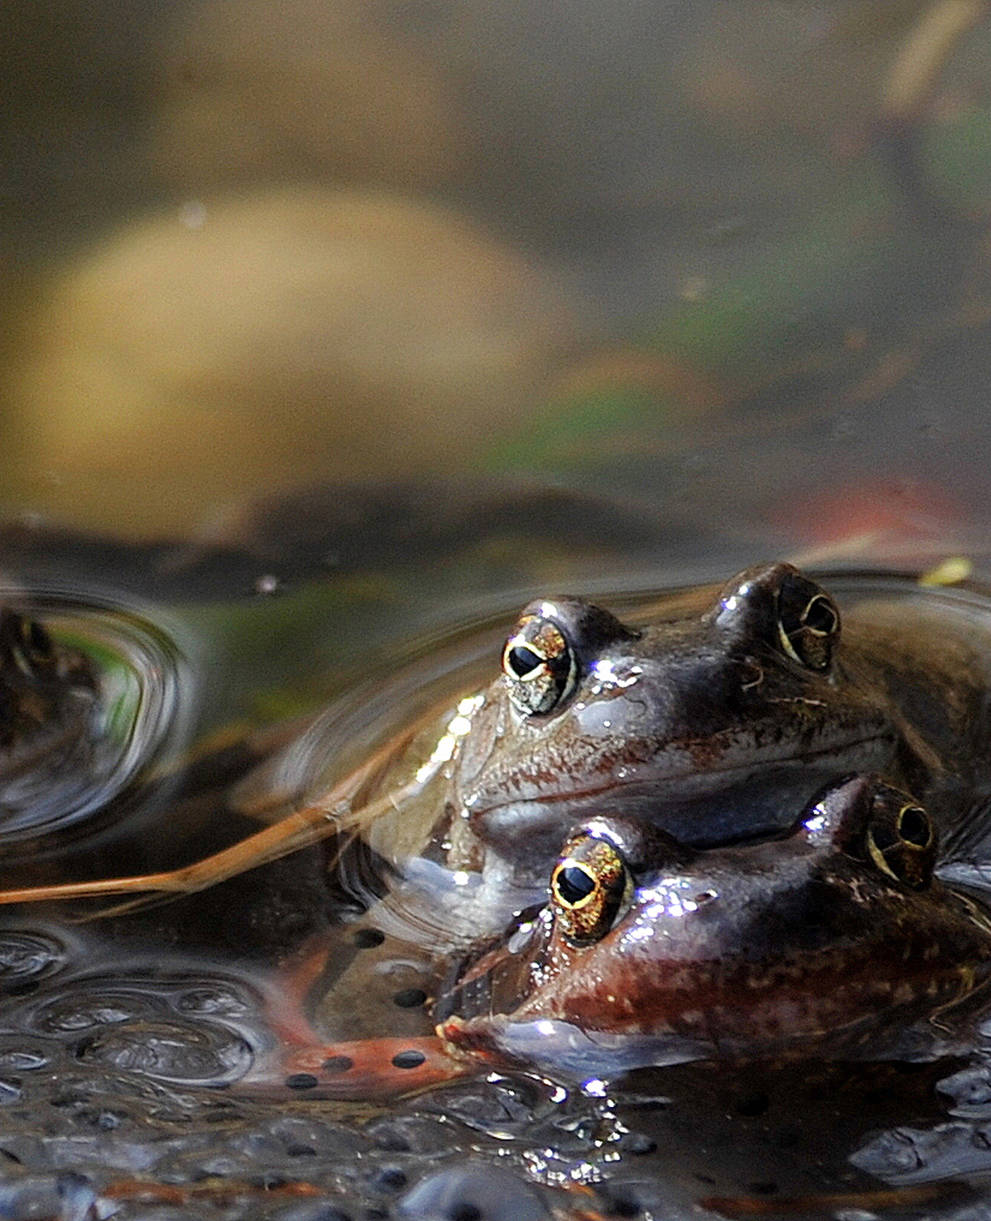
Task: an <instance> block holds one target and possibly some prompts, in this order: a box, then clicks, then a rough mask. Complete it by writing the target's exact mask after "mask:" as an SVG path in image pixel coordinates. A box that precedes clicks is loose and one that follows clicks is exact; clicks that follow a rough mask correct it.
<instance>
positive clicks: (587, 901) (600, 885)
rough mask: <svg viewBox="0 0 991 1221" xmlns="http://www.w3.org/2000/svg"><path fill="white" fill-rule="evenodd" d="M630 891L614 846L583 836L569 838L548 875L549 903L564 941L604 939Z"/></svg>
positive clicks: (630, 884)
mask: <svg viewBox="0 0 991 1221" xmlns="http://www.w3.org/2000/svg"><path fill="white" fill-rule="evenodd" d="M632 889H633V882H632V879H631V878H630V871H629V869H628V868H627V867H626V862H625V861H624V860H623V858H622V856H621V855H620V853H619V850H618V849H617V848H616V846H615V845H614V844H611V843H610V842H609V841H608V840H606V839H599V838H598V837H596V836H594V835H587V834H585V833H582V834H580V835H576V836H574V838H573V839H570V840H569V841H568V843H567V844H565V847H564V852H563V853H562V855H561V858H560V860H559V861H558V863H557V864H556V865H555V866H554V872H553V874H552V875H551V903H552V905H553V907H554V914H555V916H556V918H557V923H558V927H559V928H560V930H561V933H562V935H563V936H564V938H565V940H566V941H570V942H571V944H572V945H588V944H590V943H591V942H593V941H598V940H599V939H600V938H602V937H604V936H605V935H606V933H608V932H609V930H610V929H611V928H612V926H613V924H614V923H615V922H616V917H617V915H618V914H619V912H620V910H621V909H622V907H623V906H624V905H625V904H626V903H627V902H629V898H630V894H631V893H632Z"/></svg>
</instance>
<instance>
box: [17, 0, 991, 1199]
mask: <svg viewBox="0 0 991 1221" xmlns="http://www.w3.org/2000/svg"><path fill="white" fill-rule="evenodd" d="M7 16H8V18H9V23H10V25H9V29H8V36H7V37H6V38H5V39H3V40H2V41H3V47H2V49H0V101H2V105H0V147H2V149H3V156H2V157H0V234H2V237H3V246H2V252H3V254H2V258H0V289H2V292H0V315H2V323H3V333H4V335H5V337H6V339H7V343H6V344H4V345H3V346H2V348H0V388H2V402H3V411H2V415H0V442H2V443H0V514H2V522H3V524H2V525H0V584H2V586H3V589H4V591H5V594H6V595H7V596H8V597H9V599H10V600H13V601H14V602H15V603H16V604H18V605H24V604H25V603H26V604H27V605H28V606H29V607H33V608H34V609H36V610H37V611H39V612H41V613H42V614H43V615H44V617H45V618H46V619H48V620H50V621H51V625H52V627H53V630H54V631H55V632H56V634H57V635H59V636H60V638H61V639H63V640H65V641H66V642H68V643H71V644H73V645H74V646H76V647H81V648H83V649H85V650H88V651H89V652H90V653H91V654H92V655H93V656H94V657H96V658H98V660H99V664H100V667H101V674H102V675H103V679H102V682H103V694H104V697H105V700H106V704H107V707H108V708H109V709H111V712H109V713H108V719H107V725H106V733H105V738H104V743H105V748H104V749H102V750H101V753H100V755H99V757H98V759H97V760H96V762H95V765H94V767H93V768H91V769H87V770H86V772H85V774H77V775H74V776H70V777H69V779H68V780H64V781H63V782H60V785H59V786H54V787H52V786H49V787H47V788H45V791H44V792H43V793H42V792H39V793H38V794H37V795H36V796H35V797H32V799H31V800H30V801H26V802H24V803H23V804H22V807H21V808H20V809H19V812H18V813H17V814H16V815H15V816H10V817H8V819H7V822H6V824H5V825H0V860H2V862H3V864H4V870H3V880H4V884H5V885H11V886H15V885H17V886H20V885H30V884H38V883H45V882H51V881H56V880H66V879H72V880H80V879H84V878H98V877H106V876H113V875H115V874H120V873H126V874H131V873H142V872H147V871H149V870H156V869H162V868H168V867H172V866H175V865H181V864H185V863H188V862H190V861H193V860H196V859H198V858H199V857H200V856H202V855H205V854H207V853H209V852H213V851H216V850H218V849H221V848H223V847H224V846H226V845H228V844H230V843H233V842H236V841H237V840H239V839H240V838H243V837H244V836H245V835H248V834H250V833H252V832H253V831H255V830H257V828H258V825H259V823H258V817H259V816H260V815H263V814H264V811H263V810H261V811H260V810H258V809H256V808H255V806H254V805H253V804H252V800H250V798H257V799H258V800H260V801H261V803H262V805H264V801H263V800H262V798H263V797H264V784H262V785H261V786H260V787H259V786H258V784H257V782H252V783H253V784H254V785H255V787H254V788H251V786H248V788H247V790H246V788H245V785H246V781H245V777H246V776H248V775H249V773H251V772H252V769H253V768H254V767H255V765H256V764H258V763H259V761H262V760H264V759H265V758H267V757H269V756H270V755H272V753H273V752H274V751H275V750H276V749H277V748H278V747H281V746H283V745H284V744H285V741H286V740H291V739H292V736H293V733H294V729H293V728H292V727H293V726H297V725H300V724H302V721H300V720H299V718H306V717H308V716H312V715H313V714H314V713H315V712H316V711H317V710H320V709H324V708H328V709H329V710H330V711H329V712H328V713H327V716H326V719H325V720H324V721H323V722H321V725H322V729H321V735H322V736H319V737H318V742H319V746H320V751H321V752H322V753H323V755H324V756H325V758H322V759H320V760H316V761H315V759H314V757H313V755H312V753H311V755H310V756H309V757H308V762H307V763H306V768H309V769H310V771H308V772H306V776H305V780H306V783H310V782H311V781H312V778H313V776H315V775H318V774H320V773H321V768H324V767H325V768H326V774H327V775H334V774H341V773H343V772H344V771H346V770H347V769H348V768H349V767H351V766H354V765H356V764H357V763H359V762H360V761H361V760H362V758H364V757H365V756H366V755H367V752H368V750H369V749H370V747H371V746H372V745H373V744H374V743H375V742H377V741H379V740H381V738H382V737H383V736H384V735H385V736H387V735H388V733H390V732H393V731H396V730H398V729H400V728H401V726H402V725H403V724H404V723H405V722H406V721H407V720H408V718H409V717H410V716H412V715H414V714H415V712H417V711H418V710H419V709H420V708H421V706H422V701H423V699H424V698H425V696H424V691H425V689H426V688H427V687H428V686H429V683H428V682H427V680H428V679H431V680H432V681H435V682H438V683H440V684H441V685H443V684H444V683H445V682H448V681H453V680H450V679H449V678H448V677H446V676H445V673H444V667H445V666H446V667H448V668H449V670H451V671H454V672H458V667H460V666H465V667H466V669H467V671H468V672H470V674H471V676H472V679H471V681H472V682H482V681H485V680H486V678H487V675H488V673H489V672H490V671H489V667H490V666H492V667H494V666H495V664H496V659H497V651H498V640H499V637H500V634H501V632H502V631H503V630H504V628H505V625H506V624H508V623H509V622H510V621H511V620H512V618H513V615H514V614H515V612H516V610H517V609H518V607H519V606H521V605H522V604H523V603H524V602H525V601H526V600H527V598H528V597H530V596H531V595H533V594H535V593H548V592H552V593H556V592H559V591H562V590H567V591H574V592H580V593H598V592H603V591H610V592H615V591H633V592H635V591H643V590H650V589H658V588H665V587H671V586H675V585H679V584H684V583H688V582H693V581H702V580H716V579H721V578H723V577H725V576H726V575H728V574H729V573H730V572H732V571H734V570H735V569H737V568H740V567H742V566H743V565H745V564H748V563H752V562H754V561H755V560H761V559H766V558H772V557H793V556H798V557H803V558H806V559H808V561H809V563H811V564H822V565H825V566H827V567H833V568H837V567H839V568H842V567H857V568H870V567H872V566H876V565H884V566H888V567H895V568H903V569H905V570H907V571H921V570H924V569H927V568H931V567H932V566H934V565H935V564H936V563H938V562H939V561H941V560H943V559H945V558H946V557H948V556H949V557H965V558H966V560H967V562H968V565H969V568H970V570H971V575H972V576H973V577H974V578H976V579H978V580H980V579H985V580H986V579H987V577H988V574H989V571H991V555H989V550H988V541H987V540H988V528H989V523H991V509H989V504H991V500H989V493H988V487H989V484H988V475H987V467H988V461H987V455H988V453H989V452H991V415H989V412H988V386H989V384H991V280H989V275H988V249H989V230H988V217H989V216H991V207H989V199H991V195H989V191H991V141H989V139H988V132H989V131H991V86H989V81H991V76H989V73H988V70H987V69H988V65H989V60H991V20H989V16H991V14H989V12H988V9H987V6H986V4H984V3H979V2H973V3H965V2H963V0H929V2H924V0H873V2H866V0H865V2H858V0H844V2H841V3H831V4H824V3H821V2H819V3H816V2H813V0H808V2H804V3H790V4H780V3H754V4H739V3H722V2H718V0H705V2H702V3H699V2H693V3H690V4H688V3H680V4H679V3H669V2H658V0H649V2H648V0H613V2H612V3H610V4H608V5H607V4H605V3H603V2H602V0H577V2H575V0H572V2H571V3H568V4H563V3H560V2H558V0H544V2H543V3H539V4H538V3H536V2H534V3H523V4H511V5H509V4H507V5H492V4H491V3H488V2H487V0H291V2H289V3H285V4H280V5H278V6H273V5H270V4H267V3H264V2H262V0H238V2H237V3H233V4H232V3H227V2H226V0H179V2H178V3H175V4H169V5H160V4H154V5H152V4H147V3H143V2H142V0H131V2H129V3H126V4H123V5H122V4H119V3H114V4H110V3H102V2H99V0H87V3H82V2H81V0H43V2H41V3H36V4H32V5H28V6H20V8H19V9H18V11H17V12H13V11H12V12H10V13H9V14H7ZM483 641H484V642H485V643H484V646H483V644H482V642H483ZM489 642H491V644H490V643H489ZM490 648H491V650H492V651H491V653H490V652H489V651H488V650H489V649H490ZM469 685H470V684H469ZM285 726H288V727H290V728H286V729H285V730H283V728H282V727H285ZM297 764H298V766H299V767H301V768H302V767H303V764H301V763H299V761H298V760H297ZM303 770H304V771H305V770H306V769H305V768H303ZM290 779H291V778H290ZM296 779H297V780H298V779H299V777H298V776H297V777H296ZM281 780H282V781H285V780H286V776H285V775H284V774H283V775H282V776H281ZM268 782H272V777H271V775H268ZM255 804H257V802H256V803H255ZM336 902H338V899H337V898H336V897H335V896H331V895H329V894H328V892H327V890H326V887H325V884H324V882H323V880H322V875H321V871H320V866H319V853H317V852H316V851H315V850H314V851H311V852H309V853H304V854H302V855H301V856H299V857H294V858H292V861H291V862H289V863H287V862H276V863H275V864H274V865H272V866H270V867H267V868H266V869H264V870H258V871H256V872H254V873H251V874H248V875H246V876H245V877H243V878H240V879H235V880H233V881H231V882H228V883H225V884H224V885H223V886H221V887H218V888H216V889H215V890H208V891H205V892H203V893H202V894H200V895H196V896H192V897H189V898H187V899H182V900H178V901H176V902H174V903H172V904H166V905H163V906H157V907H153V908H150V909H148V910H143V911H140V912H134V913H131V914H124V915H117V916H110V917H103V918H100V919H80V917H86V916H92V915H93V912H94V910H97V909H95V908H94V907H93V905H89V906H87V905H86V904H83V903H80V904H76V905H74V906H72V907H71V908H65V907H63V906H58V905H49V906H47V907H45V908H43V909H41V908H39V909H34V908H26V907H25V908H11V909H6V908H2V909H0V992H2V996H3V1000H2V1003H0V1216H4V1217H6V1216H9V1217H11V1218H20V1217H25V1218H28V1217H42V1218H48V1217H52V1218H55V1217H58V1218H66V1219H78V1221H91V1219H92V1218H97V1217H99V1218H103V1217H108V1216H115V1217H118V1216H119V1217H122V1218H139V1217H140V1218H146V1219H148V1221H151V1219H152V1218H154V1219H156V1221H166V1219H169V1221H173V1219H178V1218H187V1217H204V1218H207V1217H209V1218H212V1217H241V1216H252V1217H253V1216H260V1217H261V1216H264V1217H279V1218H282V1219H283V1221H290V1219H291V1221H317V1219H318V1218H322V1219H323V1221H341V1218H351V1221H366V1219H368V1221H371V1219H373V1218H392V1217H406V1218H444V1219H446V1221H472V1219H474V1221H495V1219H496V1218H507V1219H509V1218H512V1219H513V1221H525V1219H526V1218H529V1217H534V1218H545V1217H548V1216H554V1217H558V1218H567V1219H571V1221H593V1219H595V1218H599V1217H606V1218H613V1217H644V1218H682V1217H685V1218H688V1217H700V1216H701V1217H705V1216H711V1215H721V1216H743V1215H748V1216H754V1215H756V1216H760V1215H766V1216H776V1215H784V1216H789V1217H805V1216H815V1217H821V1216H828V1217H835V1218H837V1221H869V1219H870V1218H872V1217H875V1216H884V1217H887V1216H893V1217H895V1216H897V1217H913V1218H916V1217H917V1218H922V1217H934V1216H935V1217H940V1218H945V1219H947V1221H977V1219H979V1218H985V1217H989V1216H991V1195H989V1193H988V1189H987V1187H986V1182H987V1179H988V1176H989V1174H991V1152H989V1150H991V1066H989V1059H988V1057H989V1050H988V1047H987V1045H986V1044H987V1039H988V1038H989V1032H988V1031H986V1030H983V1029H979V1031H978V1034H977V1035H976V1036H975V1038H976V1042H975V1045H974V1046H973V1047H972V1048H970V1049H968V1050H967V1053H966V1054H964V1055H961V1056H959V1057H957V1058H955V1059H945V1060H942V1061H939V1062H937V1063H932V1064H897V1063H891V1064H885V1065H875V1066H871V1065H859V1066H854V1067H850V1066H846V1067H843V1066H836V1065H832V1066H831V1065H828V1064H811V1065H804V1066H802V1067H801V1068H796V1067H792V1068H789V1069H782V1068H780V1067H778V1068H775V1067H770V1066H769V1067H761V1066H754V1067H753V1068H751V1069H748V1070H746V1071H745V1072H736V1071H734V1072H730V1071H729V1070H727V1069H718V1068H715V1069H714V1068H709V1067H706V1066H700V1065H683V1066H680V1067H676V1068H671V1069H667V1070H664V1071H657V1072H656V1073H650V1074H645V1073H641V1074H637V1075H636V1076H635V1077H633V1076H632V1075H631V1077H630V1078H628V1079H625V1080H623V1081H620V1082H616V1083H613V1082H610V1083H609V1084H608V1085H606V1086H603V1087H602V1088H601V1089H600V1088H599V1087H598V1086H596V1085H595V1084H594V1083H593V1084H592V1085H591V1086H590V1087H589V1089H588V1090H587V1091H586V1092H585V1093H584V1094H583V1093H582V1091H581V1090H577V1091H576V1090H573V1089H572V1090H564V1089H563V1088H562V1087H561V1086H560V1085H559V1084H558V1083H554V1082H547V1081H543V1080H541V1079H539V1078H530V1077H526V1076H525V1075H510V1076H501V1075H494V1076H493V1077H492V1078H491V1079H487V1080H486V1079H484V1078H481V1079H478V1080H476V1081H473V1082H470V1083H461V1084H458V1085H451V1086H449V1087H445V1088H443V1089H440V1090H437V1091H434V1092H432V1093H428V1094H425V1095H423V1096H420V1097H417V1098H414V1099H409V1100H406V1101H403V1102H400V1103H396V1104H391V1105H387V1106H378V1105H374V1106H373V1105H371V1104H354V1103H335V1102H332V1101H326V1100H325V1101H319V1100H314V1099H307V1098H306V1097H305V1096H303V1094H304V1092H301V1091H296V1092H295V1093H294V1092H293V1091H291V1090H285V1089H282V1090H281V1091H276V1092H274V1093H272V1094H270V1095H261V1094H259V1093H257V1092H253V1093H251V1092H246V1091H243V1090H239V1088H238V1082H239V1081H240V1080H241V1079H242V1078H243V1076H244V1075H245V1073H246V1072H248V1071H249V1068H250V1067H251V1066H252V1065H253V1064H257V1063H258V1062H260V1061H261V1060H263V1059H264V1058H265V1057H266V1056H269V1055H270V1054H271V1053H272V1051H273V1048H274V1047H275V1038H274V1036H273V1033H272V1030H271V1023H270V1020H269V1015H268V1013H267V1009H266V997H268V996H270V994H271V989H272V987H273V983H272V981H273V979H274V978H275V974H274V973H275V972H276V971H277V969H278V966H279V963H280V962H281V961H282V960H283V959H284V958H285V957H286V956H288V955H289V954H290V953H291V951H292V949H293V948H296V947H298V946H300V945H302V944H303V943H304V941H305V940H306V938H307V937H309V936H311V935H313V934H322V935H323V934H325V935H326V936H327V937H328V938H332V937H333V936H334V935H335V934H334V922H335V920H336V919H337V918H338V917H339V916H340V915H341V911H340V910H339V909H337V908H335V906H334V904H335V903H336ZM137 1180H140V1182H137Z"/></svg>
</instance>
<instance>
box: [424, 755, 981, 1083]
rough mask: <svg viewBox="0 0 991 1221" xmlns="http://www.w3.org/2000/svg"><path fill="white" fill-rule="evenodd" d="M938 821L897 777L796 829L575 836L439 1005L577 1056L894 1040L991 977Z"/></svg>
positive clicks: (463, 1030) (862, 1047) (855, 787)
mask: <svg viewBox="0 0 991 1221" xmlns="http://www.w3.org/2000/svg"><path fill="white" fill-rule="evenodd" d="M937 851H938V832H937V829H936V826H935V824H934V822H933V819H932V818H931V817H930V815H929V814H928V813H927V811H926V810H924V809H923V808H922V807H921V806H920V805H919V804H918V803H917V802H916V801H915V800H914V798H912V797H910V796H909V795H907V794H905V793H902V792H899V791H898V790H896V789H893V788H891V787H890V786H889V785H887V784H886V783H885V782H884V781H882V780H881V779H880V778H879V777H860V776H857V777H854V778H851V779H849V780H847V781H844V782H842V783H840V784H839V785H837V786H835V787H832V788H830V789H828V790H827V791H826V792H825V793H823V794H822V796H821V797H820V798H819V799H818V800H816V801H815V802H814V803H813V804H812V806H811V807H810V808H809V809H808V810H807V811H806V812H805V813H804V814H803V816H802V817H801V819H800V820H799V821H798V822H797V823H796V825H795V826H793V827H792V829H791V830H790V831H789V833H788V834H787V835H785V836H784V837H782V838H780V839H774V840H768V841H763V842H760V843H749V844H739V845H733V846H730V847H721V848H716V849H711V850H708V851H700V850H692V849H687V848H684V847H683V846H681V845H679V844H678V843H676V842H675V841H674V840H672V839H671V838H670V837H669V836H667V835H665V834H664V833H663V832H658V831H657V830H656V829H654V828H651V827H647V826H645V825H644V824H643V823H641V822H639V821H636V820H633V821H631V820H624V819H621V818H617V817H602V818H595V819H592V820H590V821H589V822H587V823H586V824H585V825H583V826H582V827H581V828H579V829H577V830H576V831H575V833H574V834H573V835H572V836H571V837H570V838H569V840H568V841H567V843H566V844H565V845H564V848H563V850H562V852H561V856H560V859H559V861H558V863H557V864H556V866H555V867H554V870H553V872H552V875H551V879H550V887H549V899H548V902H547V903H546V905H545V906H544V907H542V908H541V909H540V910H539V911H537V912H535V913H528V914H527V915H526V917H525V918H524V919H522V920H520V921H517V922H516V925H515V926H514V927H512V928H511V929H510V930H508V931H507V933H506V934H504V936H503V937H502V938H501V939H500V943H499V944H498V946H497V947H496V948H494V949H492V950H490V951H488V952H485V953H483V954H482V955H481V956H480V957H479V958H477V959H476V961H474V962H473V963H470V964H469V965H467V966H464V967H462V968H461V971H460V978H459V979H458V981H457V983H456V986H455V988H454V989H453V991H452V992H451V993H449V994H448V995H447V996H445V997H444V998H443V999H442V1001H441V1002H440V1009H441V1010H444V1009H446V1010H448V1011H449V1012H450V1013H451V1017H450V1018H449V1020H447V1021H445V1022H443V1023H442V1024H441V1026H440V1028H439V1029H440V1032H441V1033H442V1034H443V1035H444V1037H445V1038H446V1039H447V1040H449V1041H450V1042H451V1043H453V1044H455V1045H456V1046H458V1047H465V1048H470V1049H473V1050H476V1051H478V1050H489V1051H497V1052H498V1053H499V1054H502V1055H508V1056H509V1057H511V1058H516V1059H519V1060H523V1061H526V1060H536V1061H538V1062H540V1061H545V1062H549V1063H551V1064H553V1063H554V1062H555V1060H556V1059H557V1058H558V1057H560V1058H562V1059H563V1060H564V1061H565V1062H567V1063H570V1064H571V1066H572V1067H574V1066H576V1065H580V1066H585V1067H588V1068H591V1067H594V1066H596V1065H598V1066H599V1067H608V1066H609V1065H610V1064H612V1066H613V1067H615V1065H616V1064H621V1065H626V1066H629V1065H635V1064H642V1063H648V1064H664V1063H668V1062H671V1061H672V1060H678V1059H692V1058H699V1057H706V1058H709V1057H719V1058H723V1059H727V1058H728V1059H740V1058H744V1059H748V1058H755V1057H761V1058H763V1057H778V1056H781V1055H789V1054H800V1055H810V1054H811V1055H815V1056H837V1055H860V1054H863V1053H864V1052H865V1051H866V1052H867V1053H868V1054H875V1055H876V1054H879V1053H885V1052H890V1051H891V1050H892V1049H893V1048H897V1047H898V1046H899V1039H900V1038H901V1036H902V1032H903V1029H904V1027H905V1026H906V1025H908V1024H910V1023H911V1022H912V1021H914V1020H916V1019H918V1018H920V1017H931V1016H933V1015H937V1014H942V1015H945V1014H946V1013H947V1012H948V1011H949V1010H950V1009H952V1008H953V1007H954V1006H955V1005H957V1004H959V1003H960V1002H961V1001H963V1000H964V999H967V998H970V997H972V996H973V995H974V994H975V993H976V992H977V991H979V990H980V989H981V988H982V987H983V986H984V984H985V983H986V982H987V980H988V978H989V973H991V916H989V914H988V912H987V911H986V910H985V908H984V907H983V906H981V905H980V904H978V903H977V902H975V901H974V900H973V899H972V898H970V897H969V896H967V895H965V894H962V893H959V892H956V891H954V890H952V889H950V888H949V887H947V886H945V885H943V884H942V883H941V882H940V881H939V880H938V878H936V877H935V876H934V866H935V862H936V859H937Z"/></svg>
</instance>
